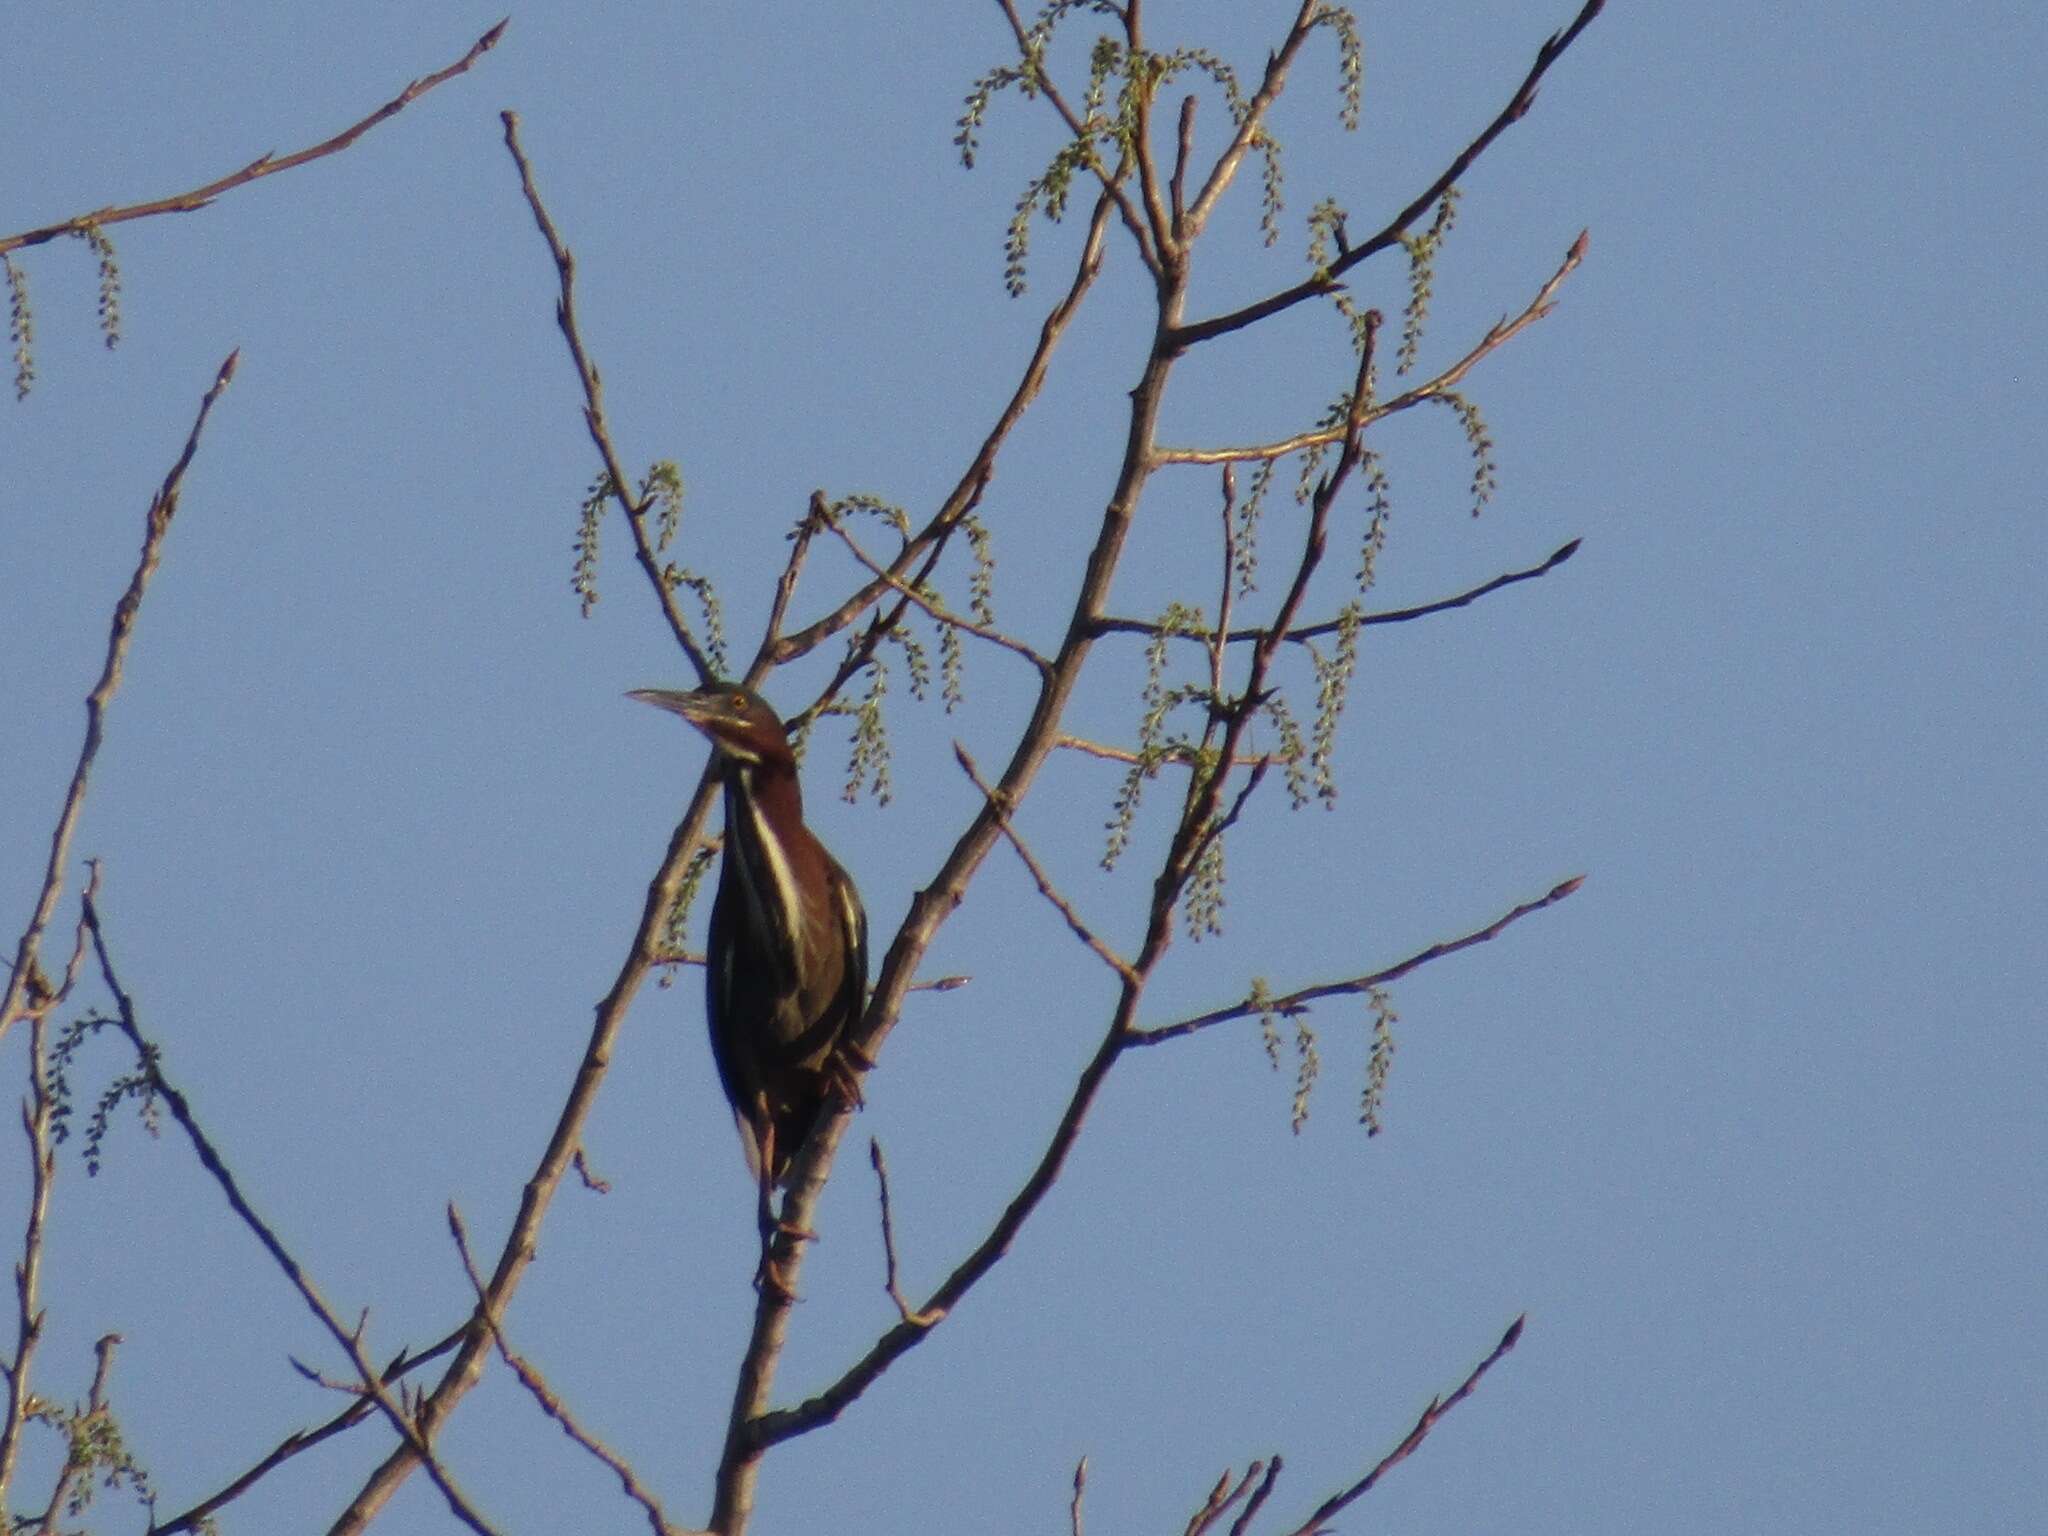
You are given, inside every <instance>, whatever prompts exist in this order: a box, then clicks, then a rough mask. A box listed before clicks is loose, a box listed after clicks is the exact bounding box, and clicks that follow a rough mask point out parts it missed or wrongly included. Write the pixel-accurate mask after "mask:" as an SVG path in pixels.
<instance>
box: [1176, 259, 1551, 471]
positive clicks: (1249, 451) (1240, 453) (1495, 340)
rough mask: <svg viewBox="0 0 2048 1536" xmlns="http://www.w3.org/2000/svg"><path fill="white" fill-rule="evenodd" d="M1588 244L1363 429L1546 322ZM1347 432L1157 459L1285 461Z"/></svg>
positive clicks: (1430, 395) (1372, 412)
mask: <svg viewBox="0 0 2048 1536" xmlns="http://www.w3.org/2000/svg"><path fill="white" fill-rule="evenodd" d="M1590 241H1591V236H1590V234H1589V233H1588V231H1586V230H1583V229H1582V230H1580V231H1579V236H1578V238H1577V239H1576V240H1574V241H1573V242H1572V244H1571V249H1570V250H1568V251H1566V252H1565V255H1564V260H1563V261H1562V262H1560V263H1559V264H1558V267H1557V270H1556V271H1554V272H1552V273H1551V274H1550V276H1549V277H1548V278H1546V279H1545V280H1544V282H1543V286H1542V287H1540V288H1538V289H1537V290H1536V296H1535V297H1534V298H1532V299H1531V300H1530V301H1529V302H1528V303H1527V304H1526V305H1525V306H1523V308H1522V310H1521V312H1520V313H1519V314H1517V315H1514V316H1512V317H1508V316H1503V317H1502V318H1501V319H1500V320H1498V321H1496V322H1495V323H1494V324H1493V325H1492V326H1491V327H1490V328H1489V329H1488V330H1487V332H1486V334H1485V335H1484V336H1482V337H1480V338H1479V340H1478V342H1477V343H1476V344H1475V345H1474V346H1473V347H1472V348H1471V350H1469V351H1468V352H1466V353H1465V355H1464V356H1463V357H1460V358H1459V359H1457V361H1455V362H1453V363H1452V364H1451V365H1450V366H1449V367H1447V368H1445V369H1444V370H1443V372H1441V373H1439V374H1437V375H1435V376H1434V377H1433V378H1431V379H1429V380H1427V381H1426V382H1424V383H1421V384H1418V385H1416V386H1415V387H1414V388H1413V389H1409V390H1404V391H1403V392H1402V393H1400V394H1398V395H1395V396H1394V397H1393V398H1392V399H1390V400H1386V401H1383V402H1382V403H1380V404H1378V405H1375V406H1372V407H1371V408H1369V409H1368V410H1367V411H1366V412H1365V415H1364V424H1365V425H1367V426H1370V425H1372V424H1373V423H1374V422H1377V421H1384V420H1385V419H1386V418H1387V417H1389V416H1395V415H1398V414H1400V413H1401V412H1402V411H1410V410H1413V409H1414V408H1415V407H1416V406H1418V405H1421V404H1423V403H1425V402H1426V401H1430V400H1435V399H1438V398H1440V397H1441V396H1443V395H1446V394H1449V393H1450V392H1451V391H1452V390H1453V389H1455V388H1457V386H1458V385H1459V384H1460V383H1461V382H1462V381H1463V380H1464V378H1465V376H1466V375H1467V374H1469V373H1470V372H1471V371H1472V370H1473V369H1474V368H1475V367H1477V366H1478V365H1479V363H1480V362H1482V361H1483V360H1484V359H1485V358H1486V357H1488V356H1489V355H1490V354H1492V353H1493V352H1495V351H1498V350H1499V349H1500V348H1501V347H1503V346H1505V345H1506V344H1507V343H1508V342H1510V341H1512V340H1513V339H1514V338H1515V337H1517V336H1519V335H1520V334H1521V333H1522V332H1523V331H1525V330H1527V329H1528V328H1529V327H1530V326H1532V325H1534V324H1535V323H1536V322H1537V321H1539V320H1541V319H1543V318H1545V317H1546V316H1548V315H1549V314H1550V313H1551V311H1552V310H1554V309H1555V308H1556V307H1557V292H1558V289H1560V288H1562V287H1563V286H1564V281H1565V279H1566V278H1568V277H1570V276H1571V275H1572V273H1573V272H1574V271H1576V270H1577V269H1578V267H1579V264H1580V263H1581V262H1583V261H1584V260H1585V259H1586V250H1587V247H1588V245H1589V243H1590ZM1345 430H1346V429H1345V428H1344V427H1341V426H1337V427H1319V428H1317V429H1316V430H1315V431H1312V432H1297V433H1295V435H1294V436H1292V437H1283V438H1281V439H1279V440H1278V441H1277V442H1271V443H1254V444H1252V445H1250V446H1249V447H1243V448H1162V449H1160V450H1159V451H1158V453H1157V455H1156V456H1155V459H1156V462H1158V463H1160V464H1226V465H1227V464H1254V463H1263V462H1267V461H1270V460H1273V459H1284V458H1286V457H1287V456H1288V455H1289V454H1291V453H1299V452H1301V450H1302V449H1304V448H1315V447H1320V446H1324V445H1327V444H1330V443H1336V442H1342V441H1343V439H1344V433H1345Z"/></svg>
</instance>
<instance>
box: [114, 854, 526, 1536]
mask: <svg viewBox="0 0 2048 1536" xmlns="http://www.w3.org/2000/svg"><path fill="white" fill-rule="evenodd" d="M81 902H82V905H83V907H84V911H85V924H86V927H87V928H88V929H89V930H90V932H91V934H92V947H93V953H94V955H95V956H96V957H97V958H98V960H99V966H100V979H101V980H102V981H104V982H105V983H106V986H107V991H108V992H109V993H110V994H111V995H112V997H113V999H114V1004H115V1010H116V1011H115V1015H114V1022H115V1023H116V1024H117V1025H118V1026H119V1027H120V1030H121V1033H122V1034H124V1035H126V1036H127V1037H128V1043H129V1044H130V1045H131V1046H133V1047H134V1048H135V1055H136V1058H137V1060H138V1061H139V1062H140V1063H141V1070H142V1072H143V1074H144V1075H145V1076H146V1077H147V1078H148V1080H149V1086H150V1089H151V1091H152V1092H153V1093H155V1094H156V1096H157V1097H158V1098H160V1099H162V1100H163V1102H164V1103H165V1105H166V1106H167V1107H168V1108H169V1109H170V1112H171V1118H172V1119H174V1120H176V1121H177V1122H178V1126H179V1128H180V1129H181V1130H183V1131H184V1133H185V1137H186V1139H187V1140H188V1141H190V1142H191V1143H192V1150H193V1151H194V1152H195V1153H197V1154H198V1156H199V1163H200V1166H201V1167H203V1168H204V1169H205V1170H206V1171H207V1172H208V1173H209V1174H211V1175H212V1176H213V1181H214V1182H215V1183H216V1184H218V1185H219V1186H220V1188H221V1193H222V1194H224V1195H226V1196H227V1200H228V1205H229V1207H230V1208H231V1209H232V1210H233V1211H234V1213H235V1214H236V1215H237V1216H238V1217H240V1218H241V1221H242V1225H243V1226H245V1227H247V1228H248V1229H249V1230H250V1231H251V1232H253V1233H254V1234H255V1235H256V1240H257V1241H258V1242H259V1243H261V1244H262V1245H263V1247H264V1250H265V1251H266V1252H268V1253H269V1255H270V1257H271V1258H272V1259H273V1260H274V1261H275V1262H276V1264H277V1267H278V1268H279V1269H281V1270H283V1271H284V1274H285V1278H286V1279H288V1280H290V1281H291V1283H292V1288H293V1289H294V1290H296V1291H297V1292H298V1293H299V1297H300V1299H301V1300H303V1301H304V1302H305V1303H306V1306H307V1308H308V1310H310V1311H311V1312H312V1314H313V1315H314V1317H316V1318H318V1319H319V1321H320V1323H321V1325H322V1326H323V1327H325V1328H326V1329H327V1331H328V1333H330V1334H331V1335H333V1337H334V1341H335V1342H336V1343H337V1344H339V1345H340V1346H341V1348H342V1351H343V1353H344V1354H346V1355H347V1356H348V1358H349V1361H350V1363H351V1364H352V1365H354V1366H355V1368H356V1375H357V1377H358V1380H357V1382H356V1383H354V1384H351V1385H349V1386H348V1387H347V1388H346V1389H345V1390H347V1391H349V1392H350V1393H352V1394H354V1395H356V1396H358V1397H361V1398H365V1399H367V1400H369V1401H371V1402H373V1403H375V1405H376V1406H377V1407H378V1408H379V1409H381V1410H382V1411H383V1414H384V1417H385V1418H386V1419H388V1420H389V1421H390V1423H391V1426H392V1428H393V1429H395V1430H397V1431H398V1433H399V1435H400V1437H401V1438H402V1439H403V1440H404V1441H405V1443H406V1444H407V1445H408V1446H410V1447H411V1448H412V1450H413V1452H414V1454H415V1455H417V1456H419V1457H420V1458H421V1460H422V1461H423V1462H424V1463H425V1465H426V1469H427V1475H428V1476H429V1477H431V1478H432V1479H433V1481H434V1486H435V1487H436V1488H438V1489H440V1490H441V1496H442V1498H443V1499H445V1500H446V1501H447V1504H448V1508H449V1511H450V1512H451V1513H452V1514H453V1515H454V1516H455V1517H456V1519H458V1520H460V1521H461V1522H462V1523H463V1524H464V1525H466V1526H468V1527H469V1528H470V1529H471V1530H472V1531H475V1532H476V1533H477V1536H495V1533H494V1532H493V1530H492V1528H491V1526H490V1524H489V1523H488V1522H487V1521H485V1519H484V1518H483V1516H482V1515H481V1514H479V1513H478V1512H477V1510H476V1507H475V1505H473V1504H472V1503H471V1502H470V1500H469V1497H468V1495H466V1494H465V1493H463V1491H462V1490H461V1489H460V1488H459V1487H457V1486H456V1483H455V1480H454V1477H453V1476H452V1475H451V1474H450V1473H449V1471H448V1469H447V1467H445V1466H444V1465H443V1464H442V1463H441V1460H440V1458H439V1457H438V1456H436V1455H435V1454H434V1452H433V1449H432V1447H431V1446H430V1445H429V1444H428V1442H427V1438H426V1434H425V1431H424V1429H423V1427H422V1426H420V1425H418V1424H416V1423H415V1422H414V1421H413V1419H412V1418H410V1417H408V1416H407V1414H406V1412H405V1410H404V1408H403V1407H401V1406H400V1405H399V1404H398V1403H397V1402H396V1401H395V1400H394V1399H393V1398H392V1396H391V1394H390V1393H389V1392H388V1391H387V1390H386V1389H385V1385H384V1381H383V1378H382V1376H381V1375H380V1374H379V1372H378V1371H377V1368H376V1367H375V1366H373V1365H371V1364H370V1360H369V1356H368V1355H367V1354H365V1353H364V1349H363V1339H362V1324H361V1323H358V1324H357V1325H356V1326H355V1327H354V1328H350V1327H348V1326H347V1325H345V1324H344V1323H343V1322H342V1321H341V1319H340V1318H339V1317H337V1316H336V1315H335V1312H334V1309H333V1308H332V1307H330V1306H329V1305H328V1304H327V1300H326V1298H325V1297H323V1296H322V1295H321V1294H320V1290H319V1287H318V1286H316V1285H314V1283H313V1277H312V1276H311V1275H309V1274H307V1273H306V1271H305V1268H304V1266H302V1265H301V1264H300V1263H299V1261H298V1260H297V1259H295V1258H294V1257H292V1254H291V1251H290V1250H289V1249H287V1248H286V1247H285V1246H284V1242H283V1240H282V1239H281V1238H279V1237H278V1235H277V1233H276V1231H275V1230H273V1229H272V1228H271V1226H270V1224H269V1223H268V1222H266V1221H264V1219H263V1218H262V1217H261V1216H259V1215H257V1214H256V1211H255V1208H254V1207H253V1206H251V1205H250V1204H249V1201H248V1199H247V1197H245V1196H244V1195H243V1193H242V1189H241V1185H240V1184H239V1183H238V1182H237V1181H236V1179H235V1176H234V1174H233V1173H232V1172H231V1171H230V1170H229V1168H228V1166H227V1164H226V1162H224V1161H223V1160H222V1158H221V1155H220V1153H219V1151H218V1150H217V1149H216V1148H215V1147H214V1145H213V1142H212V1139H211V1138H209V1137H208V1136H207V1134H206V1132H205V1131H204V1130H202V1129H201V1128H200V1125H199V1120H198V1117H197V1116H196V1115H194V1114H193V1112H192V1106H191V1104H190V1103H189V1102H187V1100H186V1098H185V1095H184V1094H183V1093H181V1092H180V1091H179V1090H178V1088H177V1085H176V1084H174V1083H172V1082H171V1081H170V1079H169V1078H167V1077H165V1076H164V1073H163V1067H162V1064H161V1053H160V1052H159V1051H158V1050H157V1048H156V1046H155V1045H153V1044H152V1043H151V1042H150V1041H149V1039H148V1038H147V1037H146V1036H145V1035H144V1034H143V1033H142V1026H141V1025H140V1024H139V1023H138V1022H137V1020H136V1017H135V1002H134V999H133V998H131V997H130V996H129V995H128V992H127V989H126V988H124V987H123V986H122V985H121V982H120V978H119V977H117V976H116V975H115V974H114V961H113V957H112V956H111V955H109V954H108V953H107V940H106V934H105V932H104V931H103V930H102V928H101V927H100V918H99V911H98V908H97V906H96V905H95V903H94V900H93V897H92V895H91V893H90V892H88V893H87V894H86V895H85V896H83V897H82V898H81Z"/></svg>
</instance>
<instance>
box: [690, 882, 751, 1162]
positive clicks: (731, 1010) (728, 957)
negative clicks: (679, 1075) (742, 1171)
mask: <svg viewBox="0 0 2048 1536" xmlns="http://www.w3.org/2000/svg"><path fill="white" fill-rule="evenodd" d="M723 862H727V863H729V862H730V856H728V858H727V860H725V861H723ZM742 899H743V898H741V897H740V896H739V894H738V893H737V892H736V891H729V890H728V889H727V882H726V880H725V878H724V872H723V871H721V872H720V878H719V882H718V894H717V896H715V897H714V898H713V899H712V902H711V932H710V935H709V937H708V939H707V941H706V946H705V952H704V1009H705V1016H706V1018H707V1020H708V1021H709V1024H710V1029H709V1034H710V1036H711V1060H712V1063H713V1064H714V1065H715V1066H716V1067H717V1068H718V1083H719V1086H720V1087H721V1088H723V1089H724V1090H725V1101H726V1102H727V1103H728V1104H730V1105H731V1106H732V1118H733V1123H734V1124H735V1125H737V1126H738V1127H739V1132H740V1150H741V1151H742V1152H744V1153H745V1154H746V1158H747V1170H748V1171H749V1172H750V1173H752V1174H753V1175H754V1177H756V1178H759V1177H760V1176H761V1147H760V1143H759V1141H758V1140H757V1139H756V1137H755V1135H754V1122H753V1119H752V1117H751V1116H749V1115H748V1113H747V1112H746V1110H745V1109H744V1108H742V1106H743V1105H744V1104H746V1103H747V1101H748V1100H749V1099H751V1098H752V1097H753V1088H752V1086H751V1085H750V1084H748V1083H747V1082H746V1081H744V1080H743V1078H742V1076H741V1074H740V1072H739V1063H738V1062H737V1061H736V1060H735V1059H734V1052H735V1049H736V1048H737V1045H738V1041H737V1040H736V1039H735V1038H734V1032H735V1031H736V1030H737V1029H739V1028H740V1027H741V1011H742V1010H743V1009H744V1008H745V1007H746V1006H747V1005H746V1003H745V1002H744V1001H742V999H741V997H740V995H739V990H740V989H739V988H738V987H737V986H736V985H735V980H736V978H735V977H734V974H733V972H734V966H735V963H736V962H737V961H738V960H739V959H740V956H739V955H738V954H737V953H736V952H735V950H734V947H733V944H732V942H731V939H730V937H729V936H728V930H729V929H730V928H731V926H732V907H733V904H734V903H735V902H736V901H739V900H742Z"/></svg>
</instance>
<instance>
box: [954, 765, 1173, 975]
mask: <svg viewBox="0 0 2048 1536" xmlns="http://www.w3.org/2000/svg"><path fill="white" fill-rule="evenodd" d="M953 756H954V757H955V758H956V759H957V760H958V761H959V764H960V767H961V770H962V771H963V772H964V773H965V774H966V775H967V777H968V778H969V779H971V780H972V781H973V783H974V787H975V788H976V789H978V790H980V791H981V792H982V794H983V795H984V796H985V797H986V798H987V800H988V803H989V805H990V806H992V807H993V808H994V810H995V813H996V825H997V826H998V827H999V828H1000V829H1001V831H1002V834H1003V836H1004V837H1005V838H1006V839H1007V840H1008V841H1009V844H1010V846H1011V847H1012V848H1014V849H1016V850H1017V857H1018V858H1020V859H1022V860H1023V861H1024V867H1025V868H1026V869H1027V870H1029V871H1030V872H1031V878H1032V880H1033V881H1034V882H1036V884H1037V886H1038V894H1039V895H1041V896H1043V897H1044V898H1045V899H1046V900H1047V901H1049V902H1051V903H1052V904H1053V908H1054V910H1056V911H1057V912H1058V913H1059V915H1060V916H1061V917H1063V918H1065V919H1066V922H1067V926H1068V927H1069V928H1071V929H1072V930H1073V931H1074V937H1075V938H1077V939H1079V940H1080V941H1081V942H1082V943H1083V944H1086V945H1087V946H1088V948H1089V950H1090V951H1091V952H1092V953H1093V954H1094V955H1095V958H1096V959H1098V960H1100V961H1101V962H1102V963H1103V964H1104V965H1106V966H1108V967H1109V968H1110V969H1111V970H1112V971H1115V972H1116V973H1117V975H1119V976H1121V977H1122V978H1123V979H1124V980H1125V981H1127V982H1135V981H1136V980H1137V972H1136V971H1134V970H1133V969H1132V968H1131V963H1130V961H1128V960H1126V959H1124V957H1123V956H1122V955H1120V954H1118V953H1117V952H1116V951H1115V950H1113V949H1111V948H1110V947H1109V945H1107V944H1105V943H1104V942H1103V941H1102V940H1101V939H1100V938H1098V937H1096V934H1095V930H1094V929H1092V928H1090V927H1089V926H1088V924H1087V922H1086V920H1085V919H1083V918H1082V916H1081V914H1080V913H1079V912H1077V911H1075V910H1074V905H1073V903H1072V902H1070V901H1068V900H1067V898H1066V897H1064V896H1062V895H1061V894H1060V893H1059V891H1058V889H1057V888H1056V887H1055V886H1054V885H1053V883H1052V876H1051V875H1049V874H1047V873H1046V871H1045V866H1044V865H1043V864H1040V863H1039V862H1038V859H1037V856H1036V855H1034V854H1033V853H1032V851H1031V850H1030V849H1029V848H1027V847H1026V846H1025V845H1024V839H1023V838H1021V837H1019V836H1018V835H1017V829H1016V828H1015V827H1014V826H1012V825H1011V824H1010V811H1009V807H1008V806H1006V805H1004V804H1003V802H1002V801H1001V800H1000V799H998V798H997V795H996V791H995V790H993V789H990V788H989V787H988V784H987V782H986V781H984V780H983V778H982V776H981V770H980V769H979V768H977V767H976V766H975V763H974V759H973V758H972V757H970V756H968V753H967V749H966V748H965V747H963V746H961V745H960V743H959V742H957V741H956V742H954V743H953Z"/></svg>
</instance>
